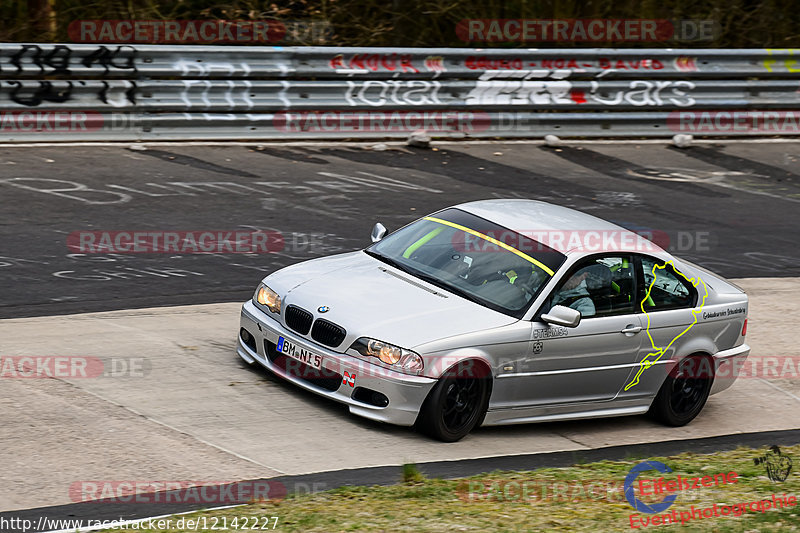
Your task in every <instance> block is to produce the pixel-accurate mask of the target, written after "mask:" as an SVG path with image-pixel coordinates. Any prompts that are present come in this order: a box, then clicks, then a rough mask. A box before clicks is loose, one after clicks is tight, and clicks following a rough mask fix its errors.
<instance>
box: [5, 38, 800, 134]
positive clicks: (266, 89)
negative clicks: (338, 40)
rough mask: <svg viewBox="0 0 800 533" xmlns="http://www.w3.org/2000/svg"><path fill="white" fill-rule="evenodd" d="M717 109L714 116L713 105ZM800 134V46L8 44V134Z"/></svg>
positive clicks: (6, 100)
mask: <svg viewBox="0 0 800 533" xmlns="http://www.w3.org/2000/svg"><path fill="white" fill-rule="evenodd" d="M704 113H705V114H704ZM420 129H422V130H426V131H428V132H429V133H431V134H433V135H437V136H446V137H542V136H544V135H546V134H548V133H551V134H555V135H559V136H564V137H570V136H584V137H598V136H600V137H659V136H671V135H674V134H675V133H681V132H683V133H694V134H699V135H754V134H758V135H763V134H784V135H786V134H797V133H800V50H766V49H764V50H690V49H686V50H671V49H658V50H655V49H654V50H650V49H629V50H617V49H579V50H563V49H550V50H548V49H536V50H498V49H492V50H480V49H434V48H431V49H394V48H331V47H295V48H287V47H233V46H160V45H147V46H139V45H135V46H134V45H85V44H82V45H71V44H0V141H7V142H9V141H10V142H25V141H43V140H49V141H72V140H129V141H135V140H156V139H159V140H172V139H174V140H201V139H209V140H213V139H242V140H248V139H252V140H256V139H302V138H312V139H327V138H331V139H332V138H393V137H405V136H407V135H408V133H409V132H411V131H414V130H420Z"/></svg>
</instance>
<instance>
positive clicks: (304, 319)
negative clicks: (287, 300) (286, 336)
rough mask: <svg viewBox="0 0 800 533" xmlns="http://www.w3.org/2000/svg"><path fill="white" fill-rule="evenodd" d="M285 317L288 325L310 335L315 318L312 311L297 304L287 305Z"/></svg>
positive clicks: (298, 331) (302, 333) (300, 332)
mask: <svg viewBox="0 0 800 533" xmlns="http://www.w3.org/2000/svg"><path fill="white" fill-rule="evenodd" d="M284 317H285V320H286V325H287V326H289V327H290V328H292V329H293V330H295V331H296V332H297V333H299V334H301V335H308V332H309V331H310V330H311V321H312V319H313V318H314V317H313V315H312V314H311V313H309V312H308V311H306V310H305V309H303V308H302V307H297V306H296V305H290V306H289V307H287V308H286V313H285V314H284Z"/></svg>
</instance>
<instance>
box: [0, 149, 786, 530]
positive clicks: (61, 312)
mask: <svg viewBox="0 0 800 533" xmlns="http://www.w3.org/2000/svg"><path fill="white" fill-rule="evenodd" d="M368 146H369V145H363V146H362V145H360V144H338V145H327V146H323V145H319V146H315V145H305V146H278V145H264V146H255V145H252V146H239V145H227V146H190V145H149V146H148V147H147V149H144V150H142V149H131V148H130V147H129V146H127V145H120V146H82V147H65V146H60V147H59V146H44V147H36V148H28V147H8V146H6V147H0V207H1V209H0V288H1V289H2V292H1V293H0V294H2V298H0V318H2V319H3V320H0V357H4V356H55V355H58V356H65V357H91V358H96V359H97V360H101V361H102V362H103V367H102V368H103V369H104V372H102V373H99V374H96V375H93V376H90V377H91V379H77V378H68V379H61V378H53V379H0V427H1V428H2V431H0V461H1V462H2V469H3V470H4V476H3V479H4V481H5V483H4V484H2V486H0V511H12V510H17V511H19V512H20V513H25V512H26V511H24V510H25V509H34V508H47V507H51V506H65V507H59V508H58V510H55V509H54V510H52V512H53V513H54V514H55V515H59V516H68V515H70V514H75V513H77V512H78V511H77V510H76V509H77V508H76V507H74V505H75V504H78V502H80V501H81V500H80V498H76V496H75V493H74V490H71V489H72V488H74V487H75V484H76V483H80V482H82V481H85V480H156V479H157V480H217V481H219V482H222V481H223V480H227V481H236V480H245V479H261V478H278V479H283V480H284V483H285V484H286V485H287V487H288V489H289V490H301V491H302V490H309V489H310V488H312V487H315V485H314V484H315V483H318V484H319V485H318V486H316V489H319V488H322V489H324V488H331V487H333V486H336V485H337V484H341V483H343V482H349V483H354V482H358V481H359V480H361V481H363V482H365V483H368V482H375V483H387V482H390V478H391V476H394V475H396V466H397V465H400V464H403V463H404V462H417V463H430V464H431V465H432V466H429V471H431V472H440V473H442V474H441V475H453V476H455V475H460V474H464V473H474V472H475V471H479V470H481V469H487V470H491V469H493V468H499V467H503V468H511V466H509V465H510V464H511V463H509V461H513V459H508V457H513V456H519V457H520V462H519V464H520V465H533V464H534V463H535V464H541V463H536V461H533V462H531V461H532V460H531V459H530V457H534V456H535V457H539V458H540V459H537V461H545V462H547V461H549V460H547V459H541V457H551V456H550V455H546V456H542V455H535V454H552V453H565V452H566V453H575V454H576V456H578V455H580V454H585V456H592V453H595V452H593V450H594V449H596V448H598V447H616V448H613V450H615V451H613V452H608V454H607V455H608V456H617V455H619V454H621V453H622V452H620V448H619V446H625V445H628V446H634V445H640V444H643V443H644V444H645V445H649V444H648V443H662V442H664V441H673V440H678V441H681V442H683V443H684V447H685V448H693V449H700V448H702V449H713V448H714V446H720V447H725V446H734V445H735V444H736V443H746V442H759V443H760V442H761V441H760V440H759V439H758V438H756V437H751V436H747V435H745V434H748V433H756V432H783V433H770V434H768V435H766V436H764V437H763V438H764V439H770V440H769V442H768V444H772V443H773V441H774V442H780V443H781V444H782V443H783V442H784V440H781V439H789V438H790V437H791V439H794V440H796V439H797V435H796V433H797V432H793V433H786V430H792V429H796V428H798V427H800V409H798V406H800V379H788V378H786V377H783V378H776V379H762V378H755V379H740V380H739V381H738V382H737V383H736V384H735V385H734V386H733V387H732V388H731V389H729V390H728V391H725V392H723V393H721V394H719V395H717V396H714V397H712V398H711V399H710V400H709V403H708V405H707V406H706V408H705V410H704V411H703V413H701V415H700V416H699V417H698V418H697V420H695V421H693V422H692V423H691V424H690V425H688V426H686V427H684V428H678V429H674V428H666V427H663V426H659V425H656V424H654V423H652V422H650V421H649V420H648V419H646V418H644V417H628V418H618V419H605V420H594V421H576V422H568V423H566V422H565V423H552V424H538V425H527V426H512V427H498V428H481V429H479V430H477V431H475V432H474V434H472V435H470V436H468V437H467V438H465V439H464V440H463V441H461V442H458V443H453V444H442V443H438V442H434V441H431V440H429V439H427V438H426V437H423V436H421V435H418V434H416V433H414V432H413V431H411V430H410V429H407V428H399V427H392V426H385V425H381V424H377V423H372V422H369V421H365V420H362V419H359V418H356V417H354V416H351V415H349V414H348V413H347V410H346V409H344V408H342V407H341V406H339V405H336V404H333V403H331V402H327V401H324V400H322V399H320V398H318V397H316V396H314V395H311V394H308V393H305V392H303V391H300V390H299V389H297V388H296V387H292V386H289V385H287V384H285V383H283V382H281V381H279V380H278V379H277V378H274V377H273V376H271V375H269V374H268V373H267V372H265V371H262V370H258V369H253V368H248V367H246V366H245V365H244V364H242V363H241V362H240V361H239V359H238V357H237V356H236V355H235V351H234V345H235V337H236V330H237V324H238V307H239V305H240V302H241V301H243V300H245V299H247V298H249V297H250V296H251V295H252V292H253V290H254V288H255V286H256V284H257V282H258V281H259V280H260V279H261V278H262V277H263V276H265V275H266V274H268V273H270V272H272V271H274V270H275V269H278V268H280V267H283V266H286V265H289V264H292V263H294V262H297V261H302V260H304V259H309V258H313V257H319V256H323V255H328V254H333V253H337V252H343V251H349V250H354V249H358V248H360V247H363V246H365V245H366V244H367V243H368V242H369V232H370V229H371V227H372V225H373V224H374V223H375V222H376V221H381V222H383V223H384V224H385V225H386V226H387V227H388V228H389V229H390V230H392V229H395V228H397V227H399V226H401V225H403V224H405V223H407V222H410V221H411V220H413V219H414V218H417V217H419V216H422V215H424V214H427V213H429V212H432V211H435V210H437V209H440V208H442V207H446V206H448V205H452V204H456V203H459V202H463V201H468V200H475V199H482V198H506V197H511V198H514V197H524V198H534V199H540V200H546V201H549V202H553V203H556V204H560V205H565V206H568V207H573V208H576V209H580V210H583V211H587V212H590V213H592V214H595V215H597V216H600V217H602V218H606V219H610V220H613V221H615V222H617V223H619V224H621V225H623V226H626V227H629V228H631V229H636V230H639V231H650V232H653V233H654V234H657V235H659V236H660V238H661V239H662V242H666V241H665V239H668V240H669V247H670V248H671V249H672V250H673V251H674V252H675V253H676V254H677V255H679V256H682V257H685V258H687V259H690V260H692V261H695V262H697V263H699V264H701V265H703V266H706V267H708V268H710V269H712V270H715V271H717V272H719V273H720V274H723V275H725V276H727V277H730V278H734V279H736V280H737V281H736V282H737V283H739V284H741V285H742V286H743V287H744V288H745V289H746V290H747V292H748V294H749V295H750V298H751V309H750V321H749V328H748V343H749V344H751V346H752V348H753V351H752V355H751V357H766V356H771V355H775V354H780V355H781V356H790V357H793V358H795V359H796V358H800V348H798V347H797V344H796V338H797V336H796V334H795V333H794V332H795V331H796V324H797V319H798V310H797V305H796V302H797V301H798V299H800V283H798V279H800V250H798V246H797V244H798V237H797V230H798V227H800V215H798V208H800V165H798V158H800V143H786V142H759V143H753V142H749V143H724V144H722V143H720V144H714V143H704V144H698V145H696V146H694V147H692V148H690V149H688V150H679V149H675V148H671V147H668V146H667V145H665V144H659V143H646V144H635V143H633V142H626V143H607V144H601V143H585V144H584V143H576V144H570V145H569V146H562V147H558V148H549V147H544V146H542V145H540V144H535V143H475V144H458V143H453V144H447V143H442V144H438V145H437V147H436V149H435V150H420V149H411V148H407V147H405V146H400V145H393V146H390V147H389V149H387V150H382V151H376V150H371V149H367V148H366V147H368ZM531 229H532V230H534V229H535V228H531ZM209 230H213V231H225V232H233V231H237V230H246V231H256V230H261V231H263V232H279V233H280V235H281V237H282V241H283V247H282V248H281V250H280V251H277V252H275V253H268V254H231V253H202V254H183V255H178V254H171V253H160V254H137V253H130V254H126V253H95V254H91V253H75V251H74V250H71V249H69V248H68V246H67V240H68V238H69V236H70V235H71V234H74V232H80V231H108V232H113V231H128V232H131V231H150V232H152V231H172V232H176V231H209ZM109 369H111V370H116V372H114V371H112V372H109ZM731 435H733V436H731ZM710 437H718V438H719V439H721V440H718V441H708V440H703V439H708V438H710ZM689 439H700V440H689ZM700 442H704V443H705V444H703V445H702V446H701V445H700V444H698V443H700ZM715 442H716V443H717V444H714V443H715ZM365 443H368V445H365ZM653 446H655V444H653ZM698 447H699V448H698ZM631 449H634V448H631ZM637 449H639V450H640V451H641V450H642V448H637ZM662 449H666V448H662ZM669 449H675V450H677V449H681V444H680V442H679V443H678V444H676V445H674V447H673V448H669ZM597 453H599V452H597ZM604 453H605V452H604ZM642 453H644V452H642ZM531 454H534V455H531ZM615 454H617V455H615ZM497 456H503V457H504V458H503V459H485V461H486V462H485V463H477V462H475V461H473V462H471V463H469V462H468V463H445V462H446V461H453V460H474V459H478V458H494V457H497ZM559 457H561V459H559V460H558V461H564V460H565V459H564V458H563V457H562V456H559ZM598 457H599V456H598ZM558 461H556V460H553V461H552V462H548V463H547V464H561V463H559V462H558ZM462 464H464V465H469V466H465V467H464V468H461V469H460V467H459V466H458V465H462ZM381 467H392V470H389V471H387V470H381ZM363 468H372V470H355V469H363ZM342 469H354V470H345V471H344V473H342ZM470 469H472V470H470ZM331 471H336V472H331ZM325 472H328V473H327V474H325ZM387 472H388V473H387ZM290 481H291V483H290ZM174 510H175V509H169V512H173V511H174ZM162 511H164V509H161V508H159V507H158V506H151V507H150V508H148V507H147V506H145V507H141V506H139V507H136V506H132V507H129V508H127V510H126V511H125V513H126V514H125V516H152V515H155V514H159V513H160V512H162ZM42 512H45V511H43V510H37V511H30V512H28V514H31V513H34V514H36V513H39V514H41V513H42ZM92 512H94V511H92ZM105 512H106V513H107V514H108V515H109V516H110V515H113V514H114V513H116V514H120V512H121V511H119V509H116V508H107V509H106V510H105ZM84 513H85V511H84Z"/></svg>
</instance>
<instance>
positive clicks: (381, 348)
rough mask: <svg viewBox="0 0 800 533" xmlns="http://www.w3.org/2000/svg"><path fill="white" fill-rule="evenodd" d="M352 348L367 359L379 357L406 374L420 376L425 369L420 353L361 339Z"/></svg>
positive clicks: (365, 338)
mask: <svg viewBox="0 0 800 533" xmlns="http://www.w3.org/2000/svg"><path fill="white" fill-rule="evenodd" d="M350 348H352V349H353V350H355V351H357V352H358V353H360V354H361V355H363V356H365V357H377V358H378V359H380V360H381V361H383V362H384V363H386V364H387V365H392V366H396V367H398V368H400V369H402V370H403V371H405V372H410V373H413V374H418V373H419V372H421V371H422V368H423V367H424V364H423V362H422V357H420V356H419V354H418V353H416V352H412V351H411V350H406V349H404V348H400V347H399V346H395V345H394V344H389V343H387V342H382V341H379V340H375V339H369V338H367V337H361V338H360V339H358V340H357V341H356V342H354V343H353V345H352V346H351V347H350Z"/></svg>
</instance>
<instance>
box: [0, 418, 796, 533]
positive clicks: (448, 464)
mask: <svg viewBox="0 0 800 533" xmlns="http://www.w3.org/2000/svg"><path fill="white" fill-rule="evenodd" d="M798 443H800V429H787V430H777V431H762V432H757V433H736V434H731V435H719V436H714V437H702V438H696V439H685V440H670V441H662V442H646V443H639V444H629V445H618V446H608V447H604V448H589V449H581V450H570V451H560V452H544V453H535V454H521V455H504V456H496V457H485V458H480V459H457V460H452V461H434V462H429V463H420V464H418V465H417V467H418V468H419V470H420V471H421V472H422V473H423V474H425V475H426V476H428V477H438V478H443V479H453V478H459V477H469V476H474V475H477V474H482V473H486V472H492V471H495V470H536V469H539V468H554V467H555V468H563V467H568V466H572V465H575V464H579V463H590V462H596V461H602V460H623V459H637V458H641V459H645V458H648V457H655V456H665V455H674V454H677V453H683V452H687V451H691V452H694V453H700V454H702V453H706V454H709V453H714V452H719V451H728V450H733V449H735V448H737V447H739V446H746V447H750V448H755V447H759V446H769V445H773V444H777V445H782V446H791V445H795V444H798ZM401 472H402V467H401V466H378V467H364V468H353V469H344V470H330V471H326V472H316V473H312V474H300V475H289V476H278V477H274V478H269V479H260V480H252V481H246V482H243V483H252V482H266V481H269V482H280V483H283V484H284V485H287V484H289V483H294V484H295V486H296V485H297V484H304V485H305V486H307V487H308V486H314V484H316V485H317V486H322V487H324V489H322V490H331V489H335V488H339V487H342V486H345V485H356V486H370V485H382V486H388V485H394V484H397V483H400V481H401ZM231 507H238V505H228V506H224V507H214V508H208V507H206V506H204V505H202V504H199V503H188V502H187V503H159V504H152V503H139V504H133V503H107V502H80V503H72V504H66V505H57V506H52V507H38V508H33V509H22V510H16V511H6V512H2V513H0V519H5V520H6V521H8V520H10V519H20V520H25V519H27V520H31V521H32V523H33V524H36V523H37V522H38V519H39V517H41V516H47V517H48V518H49V519H51V520H59V519H61V520H80V519H83V520H93V521H94V520H102V521H115V522H117V523H118V524H122V523H126V524H128V523H131V524H132V523H136V522H141V521H145V520H151V519H153V518H155V517H159V518H160V517H165V516H171V515H176V514H187V513H191V512H195V511H199V510H211V509H222V508H231ZM108 527H110V526H108V525H105V526H103V528H108ZM94 529H97V528H88V529H80V531H90V530H94ZM3 531H8V532H9V533H11V532H15V531H20V532H21V531H22V529H21V528H16V529H15V528H11V529H3ZM27 531H28V532H30V531H47V530H39V529H36V528H35V527H34V528H32V529H28V530H27ZM49 531H51V532H54V531H57V530H49ZM69 531H72V532H74V531H75V529H70V530H69Z"/></svg>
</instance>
